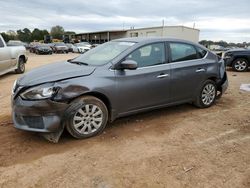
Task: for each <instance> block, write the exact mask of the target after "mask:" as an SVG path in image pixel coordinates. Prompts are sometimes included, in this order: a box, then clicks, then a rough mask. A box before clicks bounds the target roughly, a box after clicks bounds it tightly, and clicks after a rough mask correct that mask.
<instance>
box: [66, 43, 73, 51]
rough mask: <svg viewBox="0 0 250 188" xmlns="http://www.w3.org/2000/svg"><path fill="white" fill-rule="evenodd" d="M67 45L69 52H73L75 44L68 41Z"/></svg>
mask: <svg viewBox="0 0 250 188" xmlns="http://www.w3.org/2000/svg"><path fill="white" fill-rule="evenodd" d="M66 46H67V47H68V48H69V52H73V48H74V47H75V46H74V45H73V44H71V43H66Z"/></svg>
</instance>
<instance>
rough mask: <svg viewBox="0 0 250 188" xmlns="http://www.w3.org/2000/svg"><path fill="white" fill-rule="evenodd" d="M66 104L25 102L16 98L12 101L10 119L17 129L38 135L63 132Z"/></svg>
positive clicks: (42, 101) (38, 101) (49, 101)
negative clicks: (38, 133)
mask: <svg viewBox="0 0 250 188" xmlns="http://www.w3.org/2000/svg"><path fill="white" fill-rule="evenodd" d="M67 107H68V104H67V103H61V102H60V103H59V102H55V101H52V100H49V99H47V100H36V101H27V100H23V99H22V98H21V97H17V98H15V99H14V100H13V101H12V119H13V122H14V126H15V127H16V128H17V129H21V130H25V131H33V132H40V133H55V132H60V131H61V130H63V122H62V119H63V116H64V112H65V110H66V109H67Z"/></svg>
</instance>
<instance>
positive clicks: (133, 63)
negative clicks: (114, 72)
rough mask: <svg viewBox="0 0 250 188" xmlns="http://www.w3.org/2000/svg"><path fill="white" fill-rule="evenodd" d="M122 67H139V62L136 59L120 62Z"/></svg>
mask: <svg viewBox="0 0 250 188" xmlns="http://www.w3.org/2000/svg"><path fill="white" fill-rule="evenodd" d="M120 68H121V69H128V70H135V69H137V62H136V61H134V60H125V61H123V62H121V64H120Z"/></svg>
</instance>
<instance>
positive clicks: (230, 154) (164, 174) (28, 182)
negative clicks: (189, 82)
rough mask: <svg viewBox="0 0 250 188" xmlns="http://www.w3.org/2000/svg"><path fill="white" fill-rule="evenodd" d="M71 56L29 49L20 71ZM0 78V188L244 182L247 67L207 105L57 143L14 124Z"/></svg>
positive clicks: (8, 80) (248, 141)
mask: <svg viewBox="0 0 250 188" xmlns="http://www.w3.org/2000/svg"><path fill="white" fill-rule="evenodd" d="M74 56H76V54H61V55H51V56H50V55H48V56H46V55H45V56H39V55H32V54H31V55H29V61H28V64H27V71H29V70H31V69H32V68H34V67H38V66H41V65H43V64H48V63H51V62H54V61H60V60H66V59H70V58H72V57H74ZM18 76H20V75H15V74H7V75H5V76H1V77H0V144H1V145H0V187H3V188H4V187H11V188H13V187H26V188H27V187H84V188H85V187H97V188H117V187H129V188H130V187H143V188H144V187H170V188H172V187H190V188H194V187H213V188H214V187H226V188H228V187H229V188H230V187H232V188H237V187H240V188H241V187H250V109H249V107H250V92H244V91H240V89H239V88H240V84H242V83H250V72H246V73H235V72H232V71H231V70H228V76H229V82H230V86H229V89H228V90H227V92H226V94H225V95H224V96H223V97H222V98H221V99H220V100H218V101H217V103H216V105H214V106H213V107H211V108H209V109H197V108H195V107H193V106H192V105H188V104H187V105H180V106H176V107H171V108H165V109H162V110H157V111H153V112H149V113H144V114H140V115H136V116H132V117H127V118H122V119H119V120H116V121H115V122H114V123H112V124H111V125H110V126H108V127H107V128H106V130H105V132H104V133H103V134H101V135H100V136H97V137H94V138H90V139H87V140H75V139H73V138H72V137H71V136H70V135H69V134H67V133H64V134H63V136H62V138H61V140H60V141H59V143H58V144H52V143H49V142H47V141H45V140H44V139H43V138H42V137H40V136H38V135H37V134H35V133H30V132H24V131H20V130H16V129H15V128H13V124H12V120H11V107H10V95H11V87H12V84H13V82H14V80H15V79H16V78H17V77H18Z"/></svg>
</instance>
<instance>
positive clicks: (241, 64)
mask: <svg viewBox="0 0 250 188" xmlns="http://www.w3.org/2000/svg"><path fill="white" fill-rule="evenodd" d="M248 66H249V62H248V61H247V60H246V59H244V58H237V59H235V60H234V61H233V63H232V68H233V70H234V71H237V72H245V71H247V69H248Z"/></svg>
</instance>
